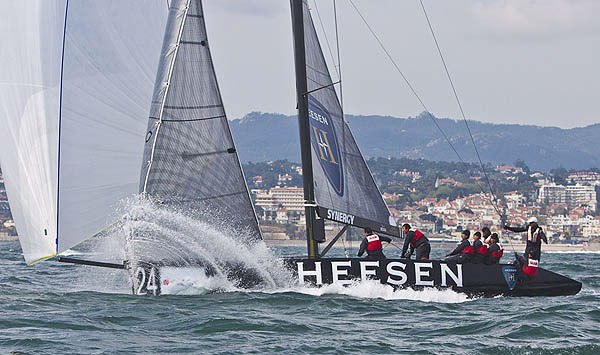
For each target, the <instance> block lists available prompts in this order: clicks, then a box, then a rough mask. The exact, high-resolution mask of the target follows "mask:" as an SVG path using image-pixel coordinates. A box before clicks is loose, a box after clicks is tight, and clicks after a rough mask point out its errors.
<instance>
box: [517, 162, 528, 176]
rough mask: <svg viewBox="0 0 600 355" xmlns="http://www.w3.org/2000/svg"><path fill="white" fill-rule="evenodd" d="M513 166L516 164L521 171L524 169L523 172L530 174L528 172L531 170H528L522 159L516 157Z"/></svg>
mask: <svg viewBox="0 0 600 355" xmlns="http://www.w3.org/2000/svg"><path fill="white" fill-rule="evenodd" d="M515 166H516V167H517V168H521V169H523V171H524V172H525V173H527V174H530V173H531V170H529V167H528V166H527V164H525V161H524V160H522V159H517V160H516V161H515Z"/></svg>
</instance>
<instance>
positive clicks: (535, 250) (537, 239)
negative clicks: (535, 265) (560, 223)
mask: <svg viewBox="0 0 600 355" xmlns="http://www.w3.org/2000/svg"><path fill="white" fill-rule="evenodd" d="M537 222H538V220H537V218H535V217H531V218H529V220H527V225H526V226H524V227H511V226H504V229H508V230H509V231H512V232H515V233H520V232H527V245H526V246H525V253H524V254H523V256H524V257H525V258H529V255H531V258H533V259H535V260H538V261H539V260H540V256H541V254H542V240H543V241H544V243H546V244H548V239H546V233H544V231H543V230H542V227H540V226H538V224H537Z"/></svg>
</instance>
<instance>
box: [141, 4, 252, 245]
mask: <svg viewBox="0 0 600 355" xmlns="http://www.w3.org/2000/svg"><path fill="white" fill-rule="evenodd" d="M143 164H144V167H143V168H142V173H141V176H140V192H143V193H146V194H148V195H150V196H153V197H155V198H156V199H158V200H159V201H161V202H162V203H173V204H176V205H178V206H182V205H184V206H187V207H189V208H191V209H193V210H196V211H199V212H201V213H200V214H201V215H202V214H203V213H202V212H209V213H210V215H209V216H206V215H205V217H207V218H210V219H213V218H217V219H218V218H224V219H225V220H227V222H228V224H229V223H231V224H233V226H234V227H235V228H237V229H244V230H248V229H249V230H250V232H251V234H253V235H254V236H255V237H256V238H260V231H259V229H258V222H257V219H256V215H255V213H254V209H253V207H252V202H251V200H250V197H249V194H248V189H247V186H246V182H245V179H244V176H243V173H242V170H241V165H240V162H239V159H238V156H237V152H236V150H235V145H234V143H233V139H232V136H231V131H230V130H229V122H228V121H227V117H226V115H225V110H224V107H223V102H222V100H221V94H220V92H219V87H218V84H217V78H216V74H215V71H214V67H213V63H212V59H211V55H210V49H209V43H208V39H207V34H206V27H205V22H204V13H203V11H202V3H201V1H200V0H177V1H172V2H171V11H170V14H169V19H168V23H167V29H166V32H165V36H164V43H163V49H162V54H161V59H160V64H159V70H158V74H157V77H156V84H155V88H154V97H153V99H152V107H151V110H150V118H149V122H148V130H147V134H146V146H145V150H144V159H143ZM201 215H200V216H199V217H202V216H201Z"/></svg>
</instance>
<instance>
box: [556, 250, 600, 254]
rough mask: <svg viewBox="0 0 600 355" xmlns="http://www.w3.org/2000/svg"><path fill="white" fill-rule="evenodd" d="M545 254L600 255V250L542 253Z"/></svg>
mask: <svg viewBox="0 0 600 355" xmlns="http://www.w3.org/2000/svg"><path fill="white" fill-rule="evenodd" d="M544 253H545V254H600V250H562V251H561V250H550V251H546V250H545V251H544Z"/></svg>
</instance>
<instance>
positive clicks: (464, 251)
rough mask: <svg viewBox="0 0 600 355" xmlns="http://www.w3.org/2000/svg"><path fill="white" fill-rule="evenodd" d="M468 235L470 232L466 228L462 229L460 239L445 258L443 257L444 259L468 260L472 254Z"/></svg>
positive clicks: (463, 261) (462, 261)
mask: <svg viewBox="0 0 600 355" xmlns="http://www.w3.org/2000/svg"><path fill="white" fill-rule="evenodd" d="M470 236H471V232H470V231H469V230H468V229H465V230H464V231H462V233H461V234H460V237H461V238H462V240H461V241H460V243H458V246H457V247H456V248H455V249H454V250H452V251H451V252H450V253H448V254H446V259H444V261H453V262H457V263H466V262H469V261H470V260H471V256H472V255H473V246H472V245H471V242H469V237H470Z"/></svg>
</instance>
